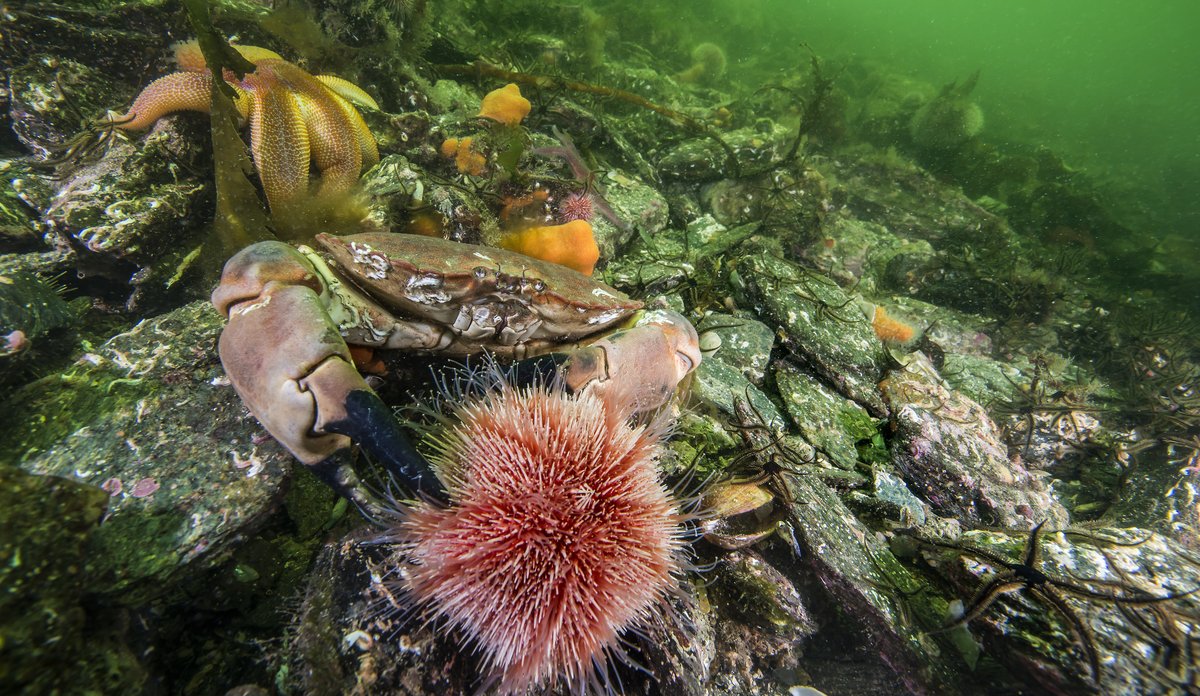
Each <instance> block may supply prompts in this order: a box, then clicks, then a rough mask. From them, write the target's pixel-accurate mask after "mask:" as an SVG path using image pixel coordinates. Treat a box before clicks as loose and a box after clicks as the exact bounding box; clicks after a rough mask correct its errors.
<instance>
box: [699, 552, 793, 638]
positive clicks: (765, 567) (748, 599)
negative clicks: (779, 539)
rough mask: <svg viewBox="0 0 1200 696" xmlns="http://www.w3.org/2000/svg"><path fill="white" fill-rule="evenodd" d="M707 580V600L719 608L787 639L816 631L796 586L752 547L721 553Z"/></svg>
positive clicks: (760, 628)
mask: <svg viewBox="0 0 1200 696" xmlns="http://www.w3.org/2000/svg"><path fill="white" fill-rule="evenodd" d="M708 584H709V589H708V596H709V601H711V602H713V603H715V604H716V606H717V608H718V610H720V611H722V612H724V613H725V614H727V615H729V616H733V617H736V618H737V619H738V620H740V621H742V622H745V623H749V624H750V625H752V626H754V627H756V628H758V629H759V630H763V631H767V632H769V633H772V634H774V635H777V636H780V637H783V638H785V639H786V642H789V643H790V642H799V641H803V640H804V639H806V638H808V637H810V636H812V635H813V634H814V633H816V629H817V624H816V622H815V620H814V619H813V617H812V615H811V611H810V610H809V609H808V608H807V607H805V606H804V600H803V599H802V598H801V597H800V593H799V592H797V591H796V588H795V586H793V585H792V583H791V581H790V580H788V579H787V578H786V577H785V576H784V575H783V574H782V573H780V572H779V571H778V570H776V569H775V568H773V567H772V566H771V564H769V563H767V561H766V560H764V559H763V558H762V556H760V555H758V554H757V553H755V552H754V551H751V550H743V551H736V552H732V553H729V554H726V555H725V556H723V557H722V558H721V561H720V565H719V566H718V567H717V568H716V569H715V570H714V571H713V574H712V577H711V578H709V579H708Z"/></svg>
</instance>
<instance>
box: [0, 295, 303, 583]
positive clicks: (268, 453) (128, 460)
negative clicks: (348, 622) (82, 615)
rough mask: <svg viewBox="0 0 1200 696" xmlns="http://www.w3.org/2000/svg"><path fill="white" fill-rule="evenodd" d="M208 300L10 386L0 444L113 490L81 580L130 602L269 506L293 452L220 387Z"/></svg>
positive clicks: (34, 468) (39, 464)
mask: <svg viewBox="0 0 1200 696" xmlns="http://www.w3.org/2000/svg"><path fill="white" fill-rule="evenodd" d="M223 323H224V322H223V321H222V319H221V317H220V316H219V315H218V314H217V312H216V311H215V310H214V309H213V308H212V306H211V305H209V304H208V303H207V302H195V303H192V304H190V305H186V306H184V307H181V308H180V309H177V310H175V311H174V312H170V313H168V314H164V315H162V316H159V317H156V318H154V319H150V320H146V321H143V322H141V323H140V324H138V325H137V326H136V327H134V328H133V329H132V330H130V331H129V332H127V333H123V334H120V335H118V336H115V337H113V338H112V339H111V340H109V341H108V342H107V343H105V344H104V345H103V346H102V347H100V348H99V349H97V351H96V352H95V353H88V354H86V355H83V356H82V357H80V358H79V360H78V362H76V363H75V365H74V366H72V367H71V368H69V369H67V370H66V371H65V372H63V373H62V374H56V375H50V376H47V377H45V378H43V379H41V380H38V381H37V382H34V383H33V384H30V385H28V386H26V387H24V388H22V389H21V390H19V391H17V392H16V393H15V394H14V395H13V396H12V397H10V398H9V408H10V409H11V413H12V414H13V415H12V416H11V418H10V426H11V427H8V428H6V429H4V431H3V433H0V448H2V449H3V451H7V452H14V453H16V456H15V459H16V461H17V464H18V465H19V466H20V467H21V468H22V469H24V470H26V471H29V472H32V473H36V474H49V475H58V476H64V477H69V478H73V479H76V480H80V481H84V482H86V483H89V484H91V485H93V486H99V487H102V488H104V489H105V490H106V491H108V492H109V494H110V495H111V496H112V497H111V501H110V503H109V512H108V516H107V517H106V519H105V522H104V524H103V525H102V526H101V527H100V528H99V529H98V530H96V532H95V534H93V535H92V537H91V539H90V541H89V544H88V555H87V558H88V574H89V577H90V578H91V580H90V582H91V583H92V587H91V588H90V589H91V591H92V592H94V593H96V594H99V595H104V596H105V597H107V599H108V600H109V601H111V602H116V603H121V604H129V605H132V604H137V603H140V602H144V601H146V600H148V599H150V598H154V597H158V596H161V595H162V594H164V593H169V592H171V591H172V590H174V589H176V588H177V587H178V583H179V582H182V581H183V580H184V579H186V578H188V577H194V576H195V575H196V574H198V573H200V572H203V571H204V570H206V569H209V568H212V567H213V566H214V565H216V564H218V563H220V562H222V561H223V560H224V559H225V558H226V557H227V555H228V554H229V552H230V551H231V549H232V547H233V546H234V545H235V544H236V543H237V542H238V541H239V540H240V539H241V538H242V537H243V536H244V535H246V534H247V533H249V532H250V531H252V530H253V529H254V528H255V526H256V525H258V524H260V523H261V522H262V521H263V520H264V519H265V518H266V517H267V516H268V515H269V514H271V513H272V512H273V511H274V510H275V509H276V505H277V503H278V501H279V500H280V498H281V497H282V494H283V489H284V483H285V481H286V478H287V471H288V469H289V467H290V465H291V456H290V455H289V454H288V453H287V452H286V451H285V450H283V448H282V447H280V446H279V445H278V444H276V443H275V441H274V440H272V439H270V438H267V437H265V434H264V433H263V431H262V429H261V428H260V427H259V426H258V424H257V423H256V422H255V421H254V419H253V418H252V417H250V416H249V415H248V413H247V411H246V409H245V407H244V406H243V405H242V403H241V401H240V399H239V398H238V396H237V394H236V393H234V391H233V388H232V387H231V386H229V383H228V380H227V379H226V378H225V375H224V372H223V370H222V369H221V365H220V362H219V361H218V359H217V355H216V351H215V342H216V338H217V334H218V333H219V332H220V330H221V327H222V326H223Z"/></svg>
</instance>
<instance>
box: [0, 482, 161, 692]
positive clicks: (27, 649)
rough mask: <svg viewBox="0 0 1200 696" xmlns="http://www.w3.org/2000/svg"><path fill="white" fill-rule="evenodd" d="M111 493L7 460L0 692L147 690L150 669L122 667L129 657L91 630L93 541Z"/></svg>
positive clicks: (0, 527) (1, 526)
mask: <svg viewBox="0 0 1200 696" xmlns="http://www.w3.org/2000/svg"><path fill="white" fill-rule="evenodd" d="M108 499H109V498H108V494H106V493H105V492H104V491H102V490H100V489H99V488H95V487H94V486H88V485H84V484H81V483H78V482H75V481H72V480H70V479H65V478H59V477H56V476H34V475H32V474H27V473H25V472H23V471H21V470H20V469H17V468H15V467H12V466H10V465H7V464H0V586H2V587H3V588H4V591H3V592H0V691H3V692H5V693H14V694H15V693H39V694H40V693H47V694H48V693H73V692H77V691H78V690H79V688H80V686H81V685H82V684H88V685H90V686H91V687H93V688H99V687H100V686H101V685H103V687H104V688H105V689H106V691H108V692H109V693H136V692H140V691H141V690H142V688H141V687H142V684H141V679H142V677H143V676H144V675H141V674H139V673H138V672H137V671H136V670H132V669H131V670H129V671H123V670H121V671H117V668H118V667H121V668H124V667H126V666H127V665H125V664H122V663H123V662H125V657H126V656H124V655H123V654H122V653H121V650H120V649H119V648H117V647H114V646H110V645H108V644H106V642H104V641H102V640H99V639H98V638H97V636H96V635H95V630H94V629H93V630H92V631H89V629H88V622H87V618H88V617H87V614H86V611H85V609H84V606H83V603H82V599H83V597H84V596H85V595H86V594H87V593H88V592H90V591H91V590H92V589H93V588H92V586H91V583H90V581H89V578H88V574H87V573H85V572H84V568H85V563H86V560H87V556H86V554H87V551H88V548H89V539H90V538H91V537H92V536H94V534H95V533H96V529H97V527H98V526H99V525H100V519H101V517H102V516H103V515H104V510H105V506H106V505H107V503H108ZM109 667H111V668H112V669H113V670H114V671H113V672H110V671H109V669H108V668H109Z"/></svg>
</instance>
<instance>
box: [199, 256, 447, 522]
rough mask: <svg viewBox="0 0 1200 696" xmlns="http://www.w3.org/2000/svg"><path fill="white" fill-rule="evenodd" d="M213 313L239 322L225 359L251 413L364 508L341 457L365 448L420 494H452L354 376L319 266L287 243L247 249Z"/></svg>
mask: <svg viewBox="0 0 1200 696" xmlns="http://www.w3.org/2000/svg"><path fill="white" fill-rule="evenodd" d="M212 299H213V304H214V305H215V306H216V307H217V309H218V310H219V311H220V312H221V313H222V314H225V315H226V316H228V317H229V324H228V325H227V326H226V327H225V330H224V331H223V332H222V333H221V338H220V343H219V346H218V350H219V352H220V355H221V362H222V364H223V365H224V366H225V371H226V373H227V374H228V375H229V378H230V381H231V382H232V383H233V386H234V388H235V389H236V390H237V392H238V394H239V395H240V396H241V397H242V400H243V401H244V402H245V404H246V406H247V407H248V408H249V409H250V412H251V413H253V414H254V416H255V417H256V418H258V420H259V422H261V423H262V424H263V425H264V426H265V427H266V429H267V430H268V431H269V432H270V433H271V435H273V436H274V437H275V439H276V440H278V441H279V442H280V444H282V445H283V446H284V447H286V448H287V449H288V450H289V451H291V452H292V454H293V455H295V457H296V458H297V459H299V460H300V461H301V462H302V463H303V464H305V465H307V466H309V467H310V468H311V469H312V470H313V471H314V472H316V473H317V475H318V476H320V477H321V478H322V479H323V480H325V482H326V483H328V484H329V485H330V486H331V487H333V488H334V489H335V490H337V491H338V492H339V493H341V494H343V495H345V496H346V497H348V498H350V499H351V500H354V501H355V502H360V501H359V500H358V498H359V497H360V495H361V493H360V492H359V491H358V489H357V485H356V481H354V474H353V472H352V471H351V470H350V469H349V468H348V467H346V466H345V465H344V464H342V463H341V460H339V459H338V458H337V457H336V456H335V455H336V454H337V453H339V452H340V451H341V450H344V449H346V448H347V447H349V445H350V443H351V441H352V440H353V441H355V442H357V443H358V444H360V445H361V446H363V447H365V448H366V449H367V450H368V451H370V452H371V453H372V454H373V455H375V456H376V457H377V458H378V459H380V461H382V462H383V463H384V464H385V466H387V468H388V470H389V471H390V473H391V474H392V476H393V477H395V478H397V479H398V480H399V481H400V482H401V483H403V484H405V485H406V486H407V487H408V488H409V489H410V490H412V491H413V492H417V493H421V494H425V495H430V496H433V497H441V496H442V495H444V493H443V490H442V486H441V484H440V483H439V482H438V480H437V478H436V477H435V476H434V475H433V473H432V471H431V470H430V468H429V464H428V462H426V461H425V459H424V457H422V456H421V455H420V453H418V452H417V451H416V450H415V449H414V448H413V446H412V444H411V443H410V442H409V440H408V438H407V437H406V436H405V435H404V432H403V431H402V430H401V428H400V426H399V424H398V423H397V422H396V420H395V417H394V416H393V415H392V412H391V410H390V409H388V407H387V406H386V405H385V404H384V403H383V402H382V401H381V400H380V399H379V397H378V396H377V395H376V394H375V392H374V391H372V390H371V388H370V387H369V386H368V385H367V383H366V381H365V380H364V379H363V378H362V376H361V375H360V374H359V373H358V370H356V369H355V367H354V361H353V359H352V358H351V357H350V350H349V348H348V347H347V346H346V342H345V340H344V339H343V338H342V337H341V335H340V334H339V333H338V331H337V328H336V326H335V324H334V323H333V320H332V319H331V318H330V316H329V311H328V310H329V306H330V305H329V302H330V293H329V291H328V287H327V286H326V283H325V281H324V280H323V279H322V278H321V276H320V274H318V273H317V272H316V269H315V268H313V266H312V264H311V262H310V261H309V260H308V259H307V258H306V257H305V256H304V255H303V254H301V253H300V252H299V251H297V250H296V249H295V248H293V247H291V246H289V245H287V244H284V243H282V242H261V243H259V244H255V245H253V246H250V247H247V248H246V249H243V250H242V251H241V252H239V253H238V254H237V255H235V256H234V257H233V258H231V259H230V260H229V261H228V262H227V263H226V265H225V270H224V272H223V273H222V276H221V284H220V285H219V286H218V287H217V289H216V291H215V292H214V293H213V298H212Z"/></svg>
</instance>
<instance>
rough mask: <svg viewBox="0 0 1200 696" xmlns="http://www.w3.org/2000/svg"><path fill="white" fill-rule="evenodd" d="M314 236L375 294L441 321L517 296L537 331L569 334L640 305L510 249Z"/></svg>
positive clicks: (386, 235)
mask: <svg viewBox="0 0 1200 696" xmlns="http://www.w3.org/2000/svg"><path fill="white" fill-rule="evenodd" d="M315 243H316V245H317V246H318V247H319V248H320V250H321V251H322V252H323V255H324V256H325V257H326V258H327V260H328V261H330V262H332V263H331V265H333V266H334V267H335V268H336V269H338V271H339V275H342V276H343V277H345V278H346V279H347V280H348V281H350V282H352V283H353V284H354V285H355V286H357V287H358V288H359V289H360V290H362V291H363V292H365V293H367V294H368V295H370V296H371V297H372V298H374V299H375V300H376V301H378V302H380V303H381V304H384V305H386V306H388V307H390V308H394V309H396V310H399V311H401V312H403V313H405V314H407V315H410V316H413V317H417V318H420V319H424V320H427V321H433V322H437V323H439V324H444V325H449V324H452V323H453V322H454V320H455V318H456V317H458V315H459V310H460V309H461V308H462V307H463V306H464V305H470V304H476V303H488V302H518V303H520V304H523V305H525V306H526V307H528V308H529V309H530V310H531V311H533V312H535V313H536V314H537V315H538V317H539V318H541V320H542V325H541V326H540V327H539V329H538V332H537V334H536V336H535V337H536V338H541V339H548V340H552V341H558V342H566V341H573V340H577V339H580V338H583V337H585V336H589V335H591V334H594V333H597V332H600V331H603V330H605V329H607V328H609V327H611V326H613V325H614V324H616V323H618V322H620V321H622V320H624V319H626V318H627V317H629V316H630V315H631V314H633V313H634V312H635V311H637V310H639V309H641V307H642V303H641V302H639V301H637V300H634V299H631V298H629V297H628V296H627V295H625V294H624V293H622V292H621V291H619V290H617V289H615V288H612V287H610V286H608V285H605V284H604V283H601V282H599V281H597V280H594V279H592V278H589V277H588V276H585V275H583V274H582V273H579V272H577V271H573V270H571V269H569V268H566V267H565V266H560V265H558V264H554V263H549V262H546V261H541V260H539V259H534V258H530V257H528V256H524V255H522V254H518V253H516V252H512V251H507V250H505V249H497V248H493V247H485V246H476V245H472V244H461V243H459V242H451V241H448V240H445V239H438V238H435V237H423V236H418V235H407V234H395V233H390V232H371V233H364V234H354V235H348V236H344V237H335V236H333V235H328V234H318V235H317V236H316V239H315Z"/></svg>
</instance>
